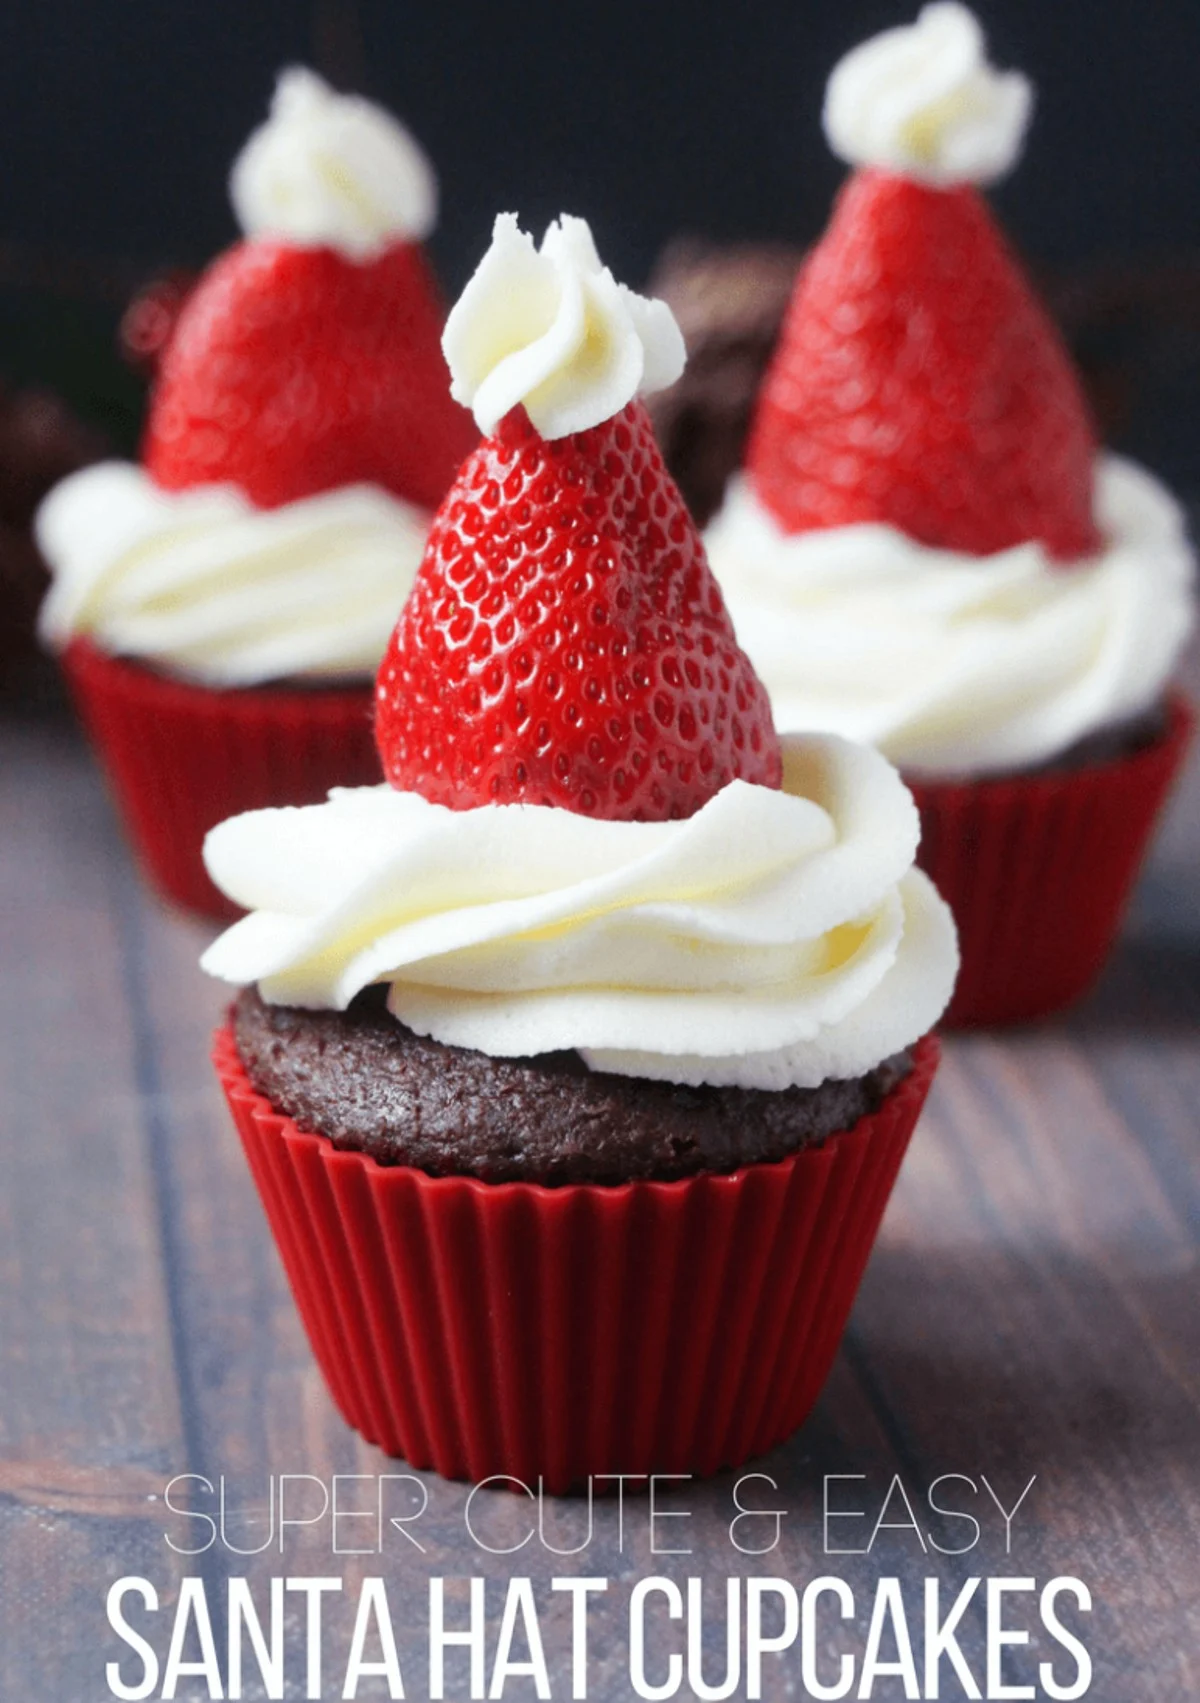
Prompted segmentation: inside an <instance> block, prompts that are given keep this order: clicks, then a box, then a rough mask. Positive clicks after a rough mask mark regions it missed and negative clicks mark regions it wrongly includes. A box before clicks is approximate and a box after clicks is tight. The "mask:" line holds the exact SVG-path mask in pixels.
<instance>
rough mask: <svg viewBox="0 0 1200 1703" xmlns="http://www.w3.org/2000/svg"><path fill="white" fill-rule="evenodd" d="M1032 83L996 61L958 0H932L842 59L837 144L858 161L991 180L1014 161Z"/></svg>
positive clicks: (834, 121) (834, 127) (834, 97)
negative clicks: (912, 16)
mask: <svg viewBox="0 0 1200 1703" xmlns="http://www.w3.org/2000/svg"><path fill="white" fill-rule="evenodd" d="M1032 104H1033V91H1032V89H1031V87H1030V85H1029V83H1028V81H1027V79H1026V78H1024V77H1023V76H1021V74H1020V73H1019V72H1017V71H996V70H993V68H992V67H991V66H990V65H989V64H988V62H987V57H986V47H985V43H984V39H983V31H982V30H981V29H980V27H979V24H978V22H977V21H976V19H975V17H974V15H973V14H972V13H971V12H969V11H968V10H967V8H966V7H965V6H960V5H958V4H957V3H956V0H936V3H935V4H933V5H930V6H924V7H922V9H921V13H920V15H919V17H918V18H917V21H916V23H915V24H908V25H905V26H902V27H901V28H899V29H891V30H884V32H883V33H882V35H877V36H872V37H871V39H870V40H869V41H865V42H863V43H862V45H861V46H859V47H856V48H854V49H853V51H852V52H850V53H848V54H847V55H846V57H845V58H844V59H843V60H841V61H840V63H839V64H838V65H837V66H836V67H835V68H834V71H833V75H832V76H831V77H830V79H829V83H828V86H827V88H826V91H825V111H824V115H823V116H824V124H825V134H826V136H827V137H828V139H829V145H830V147H831V148H832V149H833V151H834V153H835V154H838V155H839V156H840V157H841V158H842V159H843V160H846V161H848V162H849V164H851V165H862V166H882V167H885V168H886V169H887V170H889V171H895V172H901V173H903V174H904V175H905V176H907V177H914V178H919V179H920V180H921V181H923V182H925V183H932V184H937V185H946V184H951V183H963V182H969V183H991V182H992V181H993V180H994V179H996V178H998V177H1002V176H1003V175H1004V173H1005V172H1006V171H1008V170H1009V169H1010V167H1011V166H1012V165H1013V163H1014V162H1015V160H1016V158H1017V155H1018V154H1019V153H1020V151H1021V144H1022V142H1023V141H1024V138H1025V130H1026V126H1027V125H1028V123H1029V113H1030V109H1031V107H1032Z"/></svg>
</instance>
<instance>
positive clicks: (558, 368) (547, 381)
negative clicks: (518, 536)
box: [442, 213, 685, 438]
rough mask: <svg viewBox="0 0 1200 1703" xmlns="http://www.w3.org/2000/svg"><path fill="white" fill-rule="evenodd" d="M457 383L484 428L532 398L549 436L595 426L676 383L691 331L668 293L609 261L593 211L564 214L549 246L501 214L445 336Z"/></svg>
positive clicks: (457, 394) (460, 398) (533, 415)
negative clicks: (649, 292)
mask: <svg viewBox="0 0 1200 1703" xmlns="http://www.w3.org/2000/svg"><path fill="white" fill-rule="evenodd" d="M442 348H443V349H444V350H445V354H446V360H447V362H448V363H449V366H450V376H451V381H452V382H451V385H450V394H451V395H452V396H453V397H454V399H455V401H456V402H461V403H463V404H464V405H465V406H466V407H468V408H470V409H471V410H472V412H473V413H474V415H475V419H476V421H477V422H478V424H479V428H480V430H481V431H483V432H484V433H488V432H492V431H494V430H495V428H496V426H497V425H498V424H499V422H500V421H501V420H502V419H503V418H504V416H505V414H507V413H508V411H509V410H510V409H511V408H515V407H516V406H517V404H518V403H524V405H525V408H526V411H527V412H528V414H529V418H530V420H531V421H532V422H533V424H534V426H535V427H536V428H537V430H538V431H539V432H540V433H541V435H542V436H543V437H544V438H561V437H566V436H567V435H568V434H569V433H571V432H582V431H586V430H587V429H588V428H589V427H591V426H598V425H599V424H600V422H601V421H602V420H609V419H611V418H612V417H613V415H614V414H618V413H619V412H620V411H621V409H622V408H624V407H625V405H626V403H628V402H630V401H632V400H633V398H634V397H635V396H638V395H642V396H644V395H647V394H649V393H650V392H651V391H654V390H662V389H663V388H664V387H665V386H666V385H669V384H674V382H675V380H676V379H677V378H678V377H679V375H680V373H681V372H682V371H683V365H684V360H685V354H684V347H683V334H682V332H681V331H680V329H679V327H678V325H677V324H676V323H675V316H674V315H673V314H672V312H671V310H670V308H669V307H668V306H667V304H666V303H665V302H660V301H651V300H649V299H647V298H646V297H644V296H639V295H635V294H634V292H633V291H632V290H630V289H628V288H626V286H625V285H624V284H618V283H617V281H616V279H615V278H614V277H613V275H612V273H611V272H610V271H609V270H608V268H607V267H605V266H601V264H600V258H599V256H598V255H597V253H596V245H595V243H594V242H593V241H592V233H591V231H590V230H589V228H588V225H587V222H586V220H584V219H573V218H571V217H569V216H568V215H567V214H565V213H564V214H563V216H562V217H561V218H560V219H557V220H555V222H554V224H552V225H551V226H550V228H549V229H548V230H547V232H546V235H545V237H544V238H543V239H542V246H541V248H540V249H538V248H535V247H534V245H533V238H532V237H530V236H527V235H526V233H525V232H524V231H522V230H521V229H520V227H519V226H518V224H517V219H516V215H515V214H514V213H501V214H500V215H499V217H498V218H497V220H496V223H495V227H494V229H493V231H492V245H491V247H490V248H489V249H488V251H487V253H486V254H485V255H484V257H483V259H482V260H481V261H480V263H479V266H478V268H477V270H476V272H475V274H474V276H473V277H472V278H471V279H470V281H469V283H468V284H467V287H466V289H465V290H464V291H463V293H462V295H461V296H460V297H459V299H458V301H457V303H456V304H455V306H454V308H453V310H452V311H451V314H450V317H449V319H448V320H447V321H446V330H445V333H444V335H443V337H442Z"/></svg>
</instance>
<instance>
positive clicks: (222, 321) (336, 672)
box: [38, 70, 477, 911]
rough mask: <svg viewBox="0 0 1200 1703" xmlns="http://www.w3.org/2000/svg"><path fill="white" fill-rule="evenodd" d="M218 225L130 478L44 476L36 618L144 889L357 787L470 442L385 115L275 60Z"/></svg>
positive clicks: (422, 201) (416, 212) (407, 178)
mask: <svg viewBox="0 0 1200 1703" xmlns="http://www.w3.org/2000/svg"><path fill="white" fill-rule="evenodd" d="M231 194H232V199H233V203H234V207H235V210H236V212H237V214H238V217H239V220H240V222H241V224H242V227H243V230H244V232H245V235H244V237H243V239H242V240H241V241H240V242H238V243H236V244H235V245H234V246H233V247H232V248H231V249H230V250H228V251H227V252H226V253H225V254H223V255H222V256H220V257H219V258H218V259H217V260H216V261H215V262H214V263H213V264H212V266H210V267H209V269H208V270H207V272H205V274H204V275H203V277H202V278H201V279H200V281H199V282H198V284H197V285H196V287H195V288H194V289H193V290H192V291H191V292H190V293H188V294H187V295H186V298H185V299H184V300H183V302H182V306H181V307H179V309H178V315H177V317H176V318H175V320H174V324H173V328H172V330H171V332H170V336H169V338H168V339H167V341H166V343H165V347H164V348H163V351H162V354H161V358H160V359H159V361H158V365H157V378H156V383H155V386H154V390H153V393H152V396H151V401H150V408H149V414H148V419H147V425H146V431H145V438H144V442H143V449H142V463H141V465H140V466H133V465H129V464H121V463H107V464H103V465H101V466H98V467H96V468H92V469H88V470H87V472H86V473H84V474H81V475H79V476H77V477H75V478H72V479H70V480H67V481H65V482H64V483H63V484H62V485H61V486H60V487H58V488H57V489H56V490H55V491H54V492H53V493H52V494H51V496H50V497H49V499H48V500H47V502H46V503H45V504H44V505H43V508H42V510H41V513H40V515H39V520H38V536H39V541H40V543H41V545H42V548H43V550H44V552H45V554H46V556H47V559H48V560H49V562H50V563H51V566H52V569H53V572H54V582H53V585H52V588H51V592H50V595H49V597H48V598H47V601H46V605H45V608H44V613H43V617H42V625H43V632H44V635H45V636H46V638H47V639H48V641H49V642H50V643H51V644H53V645H54V646H55V647H56V648H59V649H61V650H62V652H63V660H64V665H65V668H66V671H67V674H68V677H69V679H70V680H71V683H72V685H73V688H74V690H75V693H76V697H77V700H78V702H79V706H80V710H81V713H82V715H83V717H84V719H85V721H86V722H87V724H88V727H89V730H90V731H91V733H92V735H93V738H94V740H95V742H96V744H97V746H98V747H99V749H100V750H101V752H102V754H103V756H104V758H105V761H106V764H107V766H108V769H109V771H110V774H111V777H112V781H113V785H114V790H115V791H116V794H117V797H118V801H119V802H120V804H121V806H122V808H123V812H124V815H125V817H126V821H127V826H128V829H129V832H130V836H131V838H132V840H133V843H134V845H135V847H136V849H137V851H138V853H139V855H140V857H141V859H142V861H143V863H144V864H145V866H146V868H147V871H148V873H150V875H151V876H152V877H153V878H154V880H155V881H156V883H157V884H158V886H159V887H160V888H161V889H162V890H163V891H164V892H165V893H166V894H167V895H168V896H169V897H171V898H173V899H175V900H177V901H179V902H181V903H183V904H186V905H189V906H191V907H193V908H196V909H200V910H210V909H213V908H217V909H219V910H222V911H227V909H228V907H227V905H226V903H225V902H224V901H222V900H221V899H220V896H219V895H218V894H217V893H216V890H215V889H214V888H213V887H212V885H211V883H210V882H209V881H208V878H207V876H206V875H205V873H204V869H203V865H202V862H201V858H200V848H201V844H202V841H203V837H204V833H205V832H206V830H207V829H208V828H209V827H211V826H212V825H213V823H214V822H216V821H218V820H220V819H221V818H222V817H223V816H226V815H228V814H230V812H231V811H236V810H238V809H243V808H250V807H252V806H254V805H257V804H271V803H276V804H285V803H303V802H306V801H308V800H310V799H316V798H320V797H323V796H324V794H325V792H326V791H327V790H328V788H329V787H330V786H331V785H333V784H335V783H337V782H345V783H348V784H354V783H356V782H359V781H366V780H369V779H370V778H372V777H373V776H374V775H377V774H378V765H377V760H376V758H375V754H374V750H373V744H372V739H371V731H370V682H371V679H372V676H373V674H374V671H375V668H376V667H377V665H378V662H379V657H380V655H381V654H382V651H383V648H384V646H385V644H386V643H387V639H388V635H389V633H390V631H391V627H392V623H393V621H394V619H395V611H396V608H397V606H398V604H399V603H400V602H402V601H403V598H404V596H405V594H406V592H407V590H408V587H409V585H410V584H411V582H412V577H413V574H414V573H415V571H416V567H417V563H418V562H419V560H420V557H421V552H422V549H423V547H424V541H425V535H426V533H427V531H428V526H429V521H430V518H431V516H432V511H433V509H434V508H435V507H436V505H437V503H438V501H439V500H440V498H441V496H442V494H443V493H444V491H445V490H446V487H447V486H448V485H449V483H450V481H451V480H452V478H453V477H454V473H455V471H456V469H457V467H458V464H459V462H460V461H461V459H462V457H463V456H464V455H465V454H466V453H467V451H468V450H469V449H470V447H471V444H472V443H473V442H474V441H475V437H476V435H477V434H476V433H475V430H474V428H473V425H472V423H471V419H470V416H469V415H468V414H467V412H466V411H465V410H464V409H462V408H460V407H459V406H458V404H457V403H455V402H454V401H452V399H451V398H450V396H449V394H448V392H447V387H446V374H445V365H444V362H443V360H442V355H441V350H440V346H439V341H440V336H441V329H442V322H443V318H444V315H443V311H442V307H441V303H440V300H439V297H438V293H437V289H436V286H435V284H434V282H433V279H432V276H431V273H430V270H429V266H428V262H427V260H426V258H425V255H424V251H423V249H422V246H421V239H422V238H423V237H424V236H425V235H427V233H428V231H429V230H430V228H431V226H432V224H433V221H434V217H435V211H436V192H435V186H434V180H433V175H432V172H431V170H430V167H429V165H428V162H427V161H426V160H425V157H424V155H423V154H422V153H421V152H420V150H419V148H418V147H417V145H416V143H415V142H414V141H413V140H412V138H411V137H410V136H409V134H408V133H407V131H405V130H404V129H403V127H402V126H401V125H399V124H398V123H397V122H396V121H395V120H394V119H392V118H391V117H390V116H389V115H388V114H386V113H384V112H383V111H381V110H380V109H379V108H377V107H374V106H372V105H370V104H369V103H368V102H366V101H364V100H361V99H359V98H357V97H354V96H344V95H338V94H335V93H334V92H333V91H332V90H330V89H329V88H327V87H326V86H325V84H324V83H322V82H321V80H320V79H319V78H318V77H316V76H315V75H314V74H313V73H311V72H309V71H304V70H291V71H287V72H285V73H284V74H283V75H282V77H281V78H280V81H279V87H278V89H277V92H276V95H275V99H274V102H273V104H272V108H271V114H270V117H269V119H268V121H267V122H266V123H265V124H264V125H263V126H262V128H261V129H260V130H258V131H257V132H256V133H255V134H254V135H253V136H252V137H251V139H250V141H249V142H248V143H247V145H246V147H245V149H244V150H243V152H242V154H241V155H240V156H239V158H238V160H237V162H236V163H235V165H234V168H233V173H232V177H231Z"/></svg>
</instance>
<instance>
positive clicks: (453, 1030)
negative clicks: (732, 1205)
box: [202, 737, 957, 1088]
mask: <svg viewBox="0 0 1200 1703" xmlns="http://www.w3.org/2000/svg"><path fill="white" fill-rule="evenodd" d="M785 784H786V785H787V787H788V788H789V791H786V792H776V791H773V790H771V789H769V788H766V787H759V786H751V785H749V784H748V783H747V782H745V781H733V782H732V783H731V784H730V785H729V786H727V787H726V788H724V790H723V791H721V792H719V793H717V794H716V796H715V797H713V798H711V799H709V801H708V802H707V803H706V804H705V805H704V806H703V808H702V809H701V810H699V811H698V812H697V813H696V815H694V816H692V817H689V818H688V819H687V820H685V821H679V822H607V821H598V820H596V819H594V818H591V817H587V816H582V815H578V814H576V813H574V812H572V811H568V810H558V809H553V808H551V807H548V806H543V805H528V804H513V805H485V806H481V807H479V808H477V809H473V810H461V811H455V810H448V809H446V808H445V807H444V806H443V805H438V804H430V803H428V802H427V801H426V800H425V799H423V798H421V797H419V796H418V795H417V794H415V793H401V792H395V791H393V790H392V789H391V788H389V787H386V786H383V787H368V788H360V789H355V790H343V791H335V792H333V793H331V795H330V797H329V800H328V801H327V802H326V803H325V804H320V805H314V806H310V807H308V808H305V809H293V810H259V811H253V812H250V813H249V814H247V815H244V816H236V817H234V818H232V819H231V820H230V821H228V822H224V823H222V824H221V825H220V827H217V828H214V829H213V831H212V833H210V834H209V836H208V839H207V841H206V842H205V849H204V856H205V862H206V864H207V866H208V869H209V872H210V874H211V875H212V877H213V880H214V881H216V883H217V884H218V886H220V887H221V888H222V889H223V890H224V891H225V892H226V893H227V894H228V895H229V896H230V897H231V898H232V899H234V900H235V901H236V902H237V903H238V904H241V905H245V906H247V907H248V908H249V909H250V912H251V914H250V915H249V916H247V917H245V918H243V919H242V921H240V922H238V923H235V924H234V925H233V927H232V928H230V929H229V930H227V932H226V933H225V934H223V935H222V936H221V937H220V938H219V939H218V940H217V941H216V942H215V944H214V945H213V946H211V947H210V948H209V950H208V952H207V953H206V954H205V956H204V958H203V960H202V962H203V966H204V968H205V969H206V970H208V971H209V972H210V973H211V974H213V975H215V976H219V977H221V978H222V979H224V980H226V981H229V982H233V983H249V982H254V981H257V982H258V984H259V988H260V991H261V993H262V995H263V998H264V999H266V1000H268V1001H271V1002H276V1003H285V1004H291V1005H300V1006H310V1007H312V1006H315V1007H321V1008H326V1009H334V1010H341V1009H344V1007H345V1006H346V1005H348V1004H349V1002H350V1000H351V999H352V998H353V996H354V995H355V994H356V993H357V992H358V991H359V990H360V989H361V988H363V987H365V986H367V985H368V984H369V983H373V982H384V983H388V984H390V993H389V1006H390V1009H391V1010H392V1011H393V1012H394V1013H395V1015H396V1016H397V1017H399V1018H400V1019H401V1020H402V1021H403V1022H405V1023H407V1024H408V1025H409V1026H410V1027H411V1028H413V1029H415V1030H416V1031H417V1032H418V1033H419V1034H423V1035H432V1036H433V1037H434V1038H435V1039H437V1040H439V1041H442V1042H445V1043H447V1044H449V1045H452V1046H464V1047H473V1048H476V1049H478V1050H480V1051H482V1052H486V1053H489V1054H491V1055H493V1056H495V1057H514V1056H524V1055H528V1054H537V1053H543V1052H548V1051H552V1050H555V1049H557V1048H560V1047H574V1048H578V1049H579V1050H580V1051H581V1052H582V1054H583V1056H584V1058H585V1059H586V1061H587V1062H588V1064H589V1065H591V1066H592V1068H594V1069H603V1070H614V1071H618V1072H621V1073H622V1074H626V1075H638V1076H650V1077H658V1078H663V1079H666V1080H669V1081H674V1082H693V1083H696V1082H711V1083H737V1084H740V1085H742V1086H744V1087H754V1088H783V1087H786V1086H788V1085H789V1084H793V1083H794V1084H802V1085H807V1086H814V1085H815V1084H817V1083H819V1082H822V1081H824V1080H825V1079H826V1078H827V1077H850V1076H858V1075H860V1074H862V1073H863V1072H864V1071H867V1070H870V1069H871V1068H872V1067H873V1066H875V1065H876V1064H878V1063H879V1062H880V1061H881V1060H882V1059H884V1058H886V1057H887V1056H889V1055H890V1054H891V1053H893V1052H895V1051H897V1050H898V1049H899V1048H901V1047H904V1046H907V1045H908V1044H909V1043H910V1042H912V1041H915V1040H916V1039H917V1038H918V1037H919V1036H920V1035H922V1034H924V1032H925V1031H926V1030H927V1029H928V1028H930V1027H931V1025H932V1024H933V1023H935V1022H936V1020H937V1018H938V1017H939V1016H940V1015H941V1012H942V1010H943V1009H944V1007H945V1005H946V1003H947V1001H948V999H949V996H950V991H951V987H952V985H953V982H954V975H955V970H956V967H957V949H956V944H955V935H954V925H953V923H952V922H951V920H950V915H949V912H948V911H947V909H946V906H945V905H944V904H943V903H942V901H941V899H939V898H938V896H937V894H936V893H935V891H934V890H933V888H932V886H931V885H930V884H929V882H928V881H927V880H926V879H925V877H924V876H923V875H922V874H920V873H919V872H918V871H916V870H914V869H913V867H912V862H913V855H914V852H915V850H916V844H917V832H918V828H917V816H916V810H915V808H914V806H913V802H912V799H911V797H910V795H909V793H908V792H907V790H906V789H905V787H904V786H903V785H902V783H901V781H900V779H899V777H898V776H897V775H896V773H895V771H894V770H893V769H892V768H891V767H890V766H889V765H888V764H887V763H885V762H884V760H883V759H882V758H881V757H880V756H879V755H878V754H877V753H875V752H873V751H869V750H867V749H866V748H865V747H862V746H854V745H850V744H848V743H847V742H845V741H843V740H840V739H835V738H828V737H824V738H809V739H801V740H796V741H793V742H790V744H789V746H788V748H787V750H786V752H785Z"/></svg>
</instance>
